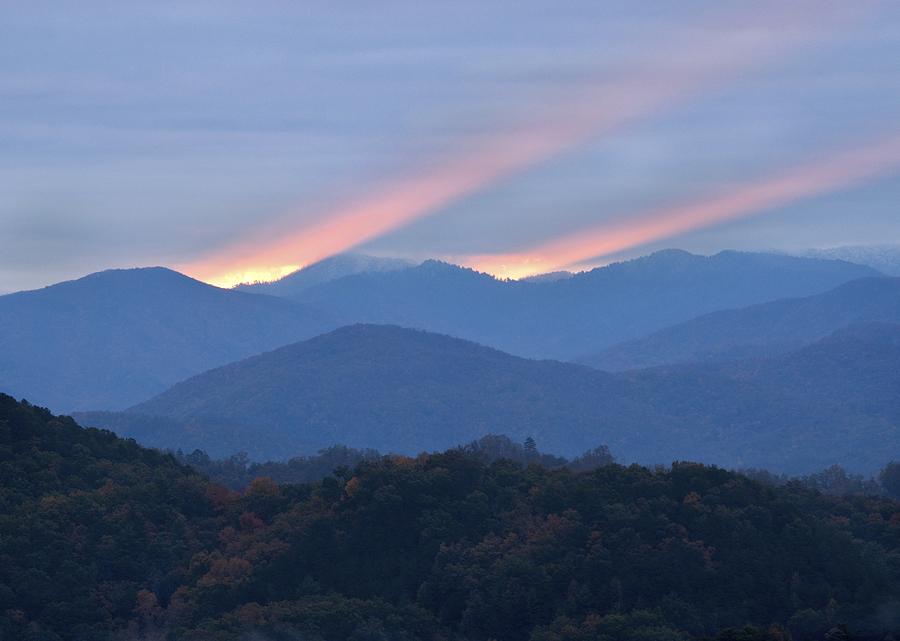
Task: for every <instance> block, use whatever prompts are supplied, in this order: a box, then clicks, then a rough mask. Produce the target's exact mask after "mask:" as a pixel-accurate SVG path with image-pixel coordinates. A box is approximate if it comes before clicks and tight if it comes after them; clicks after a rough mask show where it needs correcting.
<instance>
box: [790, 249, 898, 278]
mask: <svg viewBox="0 0 900 641" xmlns="http://www.w3.org/2000/svg"><path fill="white" fill-rule="evenodd" d="M795 255H797V256H803V257H805V258H826V259H838V260H846V261H849V262H851V263H856V264H858V265H867V266H869V267H872V268H873V269H877V270H878V271H880V272H883V273H885V274H887V275H888V276H900V245H844V246H842V247H829V248H827V249H807V250H805V251H801V252H795Z"/></svg>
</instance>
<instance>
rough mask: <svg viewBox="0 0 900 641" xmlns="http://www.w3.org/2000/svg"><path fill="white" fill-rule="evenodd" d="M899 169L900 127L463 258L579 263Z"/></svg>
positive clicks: (498, 264) (511, 267)
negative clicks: (512, 247)
mask: <svg viewBox="0 0 900 641" xmlns="http://www.w3.org/2000/svg"><path fill="white" fill-rule="evenodd" d="M897 171H900V135H898V134H896V133H892V134H891V135H886V136H882V137H880V138H879V139H878V140H876V141H873V142H869V143H867V144H862V145H859V146H857V147H854V148H851V149H846V150H842V151H839V152H835V153H832V154H831V155H829V156H827V157H825V158H823V159H821V160H818V161H814V162H811V163H808V164H806V165H803V166H800V167H795V168H791V169H788V170H784V171H780V172H779V173H778V174H775V175H772V176H769V177H767V178H764V179H761V180H756V181H753V182H749V183H746V184H742V185H738V186H736V187H733V188H730V189H728V190H725V191H723V192H721V193H717V194H713V195H710V196H708V197H706V198H703V199H699V200H696V201H693V202H688V203H682V204H678V205H670V206H666V207H662V208H659V209H654V210H651V211H647V212H638V213H633V214H628V215H623V216H619V217H617V218H615V219H612V220H609V221H607V222H604V223H603V224H601V225H597V226H594V227H591V228H588V229H582V230H579V231H578V232H576V233H573V234H570V235H568V236H565V237H562V238H557V239H554V240H552V241H550V242H547V243H544V244H542V245H539V246H535V247H531V248H529V249H527V250H525V251H522V252H518V253H509V254H495V255H483V256H469V257H465V258H462V259H459V260H460V262H462V263H463V264H465V265H468V266H471V267H473V268H475V269H478V270H480V271H485V272H488V273H492V274H495V275H497V276H500V277H507V278H521V277H523V276H528V275H531V274H537V273H542V272H549V271H554V270H560V269H567V268H573V267H574V268H577V267H581V266H585V265H586V264H588V263H590V262H591V261H593V262H594V264H596V263H597V262H602V259H603V258H604V257H605V256H610V255H613V254H616V253H619V252H622V251H625V250H627V249H631V248H634V247H639V246H641V245H645V244H648V243H652V242H654V241H658V240H661V239H665V238H669V237H672V236H675V235H677V234H682V233H685V232H689V231H693V230H696V229H701V228H703V227H709V226H713V225H718V224H721V223H725V222H728V221H732V220H736V219H740V218H746V217H749V216H755V215H760V214H764V213H768V212H771V211H772V210H774V209H777V208H778V207H781V206H784V205H787V204H790V203H792V202H794V201H797V200H801V199H805V198H811V197H815V196H820V195H824V194H827V193H830V192H834V191H839V190H842V189H846V188H849V187H853V186H855V185H858V184H861V183H864V182H866V181H871V180H874V179H877V178H880V177H883V176H886V175H889V174H891V173H894V172H897Z"/></svg>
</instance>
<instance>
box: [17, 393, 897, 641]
mask: <svg viewBox="0 0 900 641" xmlns="http://www.w3.org/2000/svg"><path fill="white" fill-rule="evenodd" d="M0 480H2V489H0V492H2V494H0V507H2V516H0V532H2V533H3V536H2V537H0V613H2V618H0V621H2V623H0V631H2V638H4V639H7V638H9V639H23V640H27V639H41V640H59V639H66V640H68V639H73V640H74V639H104V638H110V639H116V638H121V639H164V638H168V639H185V640H188V641H190V640H206V639H210V640H212V639H216V640H217V641H218V640H229V639H234V640H235V641H238V640H241V641H243V640H245V639H250V638H264V639H296V638H303V639H328V640H329V641H330V640H335V639H340V640H343V639H346V640H351V639H353V640H356V641H358V640H362V639H392V640H394V639H410V640H412V639H416V640H421V639H434V640H438V639H446V640H450V639H458V640H467V639H472V640H474V639H489V638H495V639H510V640H514V639H528V640H531V641H556V640H571V641H576V640H581V639H585V640H586V639H609V640H610V641H612V640H613V639H615V640H616V641H622V640H629V639H633V640H638V639H640V640H650V639H660V640H662V639H666V640H667V639H700V638H708V637H715V636H718V638H720V639H738V638H740V639H773V640H774V639H787V638H792V639H794V640H795V641H803V640H805V639H821V638H823V637H824V635H826V634H828V635H829V637H828V638H829V639H837V638H849V637H847V636H840V635H847V634H849V635H853V636H854V638H871V639H882V638H885V635H886V634H889V633H891V632H900V606H898V604H900V554H898V551H900V503H897V502H894V501H891V500H889V499H885V498H873V497H860V496H856V497H849V498H832V497H827V496H824V495H822V494H820V493H817V492H813V491H810V490H807V489H805V488H803V487H800V486H798V485H797V484H788V485H786V486H784V487H772V486H766V485H762V484H760V483H757V482H754V481H752V480H750V479H748V478H746V477H744V476H741V475H738V474H735V473H731V472H727V471H724V470H721V469H716V468H711V467H706V466H702V465H698V464H692V463H676V464H673V465H672V466H671V467H670V468H665V469H662V468H660V469H655V470H654V469H647V468H643V467H639V466H631V467H622V466H619V465H614V464H611V465H605V466H602V467H599V468H597V469H595V470H594V471H591V472H581V473H578V472H573V471H571V470H568V469H566V468H560V469H548V468H546V467H542V466H539V465H529V466H523V465H522V464H520V463H516V462H513V461H509V460H498V461H494V462H493V463H486V462H484V461H483V460H479V458H478V457H477V456H473V455H472V453H471V452H466V451H464V450H463V449H457V450H453V451H448V452H446V453H444V454H434V455H422V456H420V457H417V458H408V457H383V458H377V459H372V460H367V461H363V462H361V463H359V464H358V465H357V466H356V467H355V468H354V469H352V470H351V469H348V468H344V469H343V470H341V471H340V472H339V473H338V474H337V475H332V476H328V477H326V478H325V479H323V480H321V481H319V482H315V483H308V484H302V485H278V484H276V483H275V482H273V481H272V480H270V479H267V478H259V479H256V480H255V481H253V482H252V483H251V484H250V486H249V487H248V488H247V489H246V491H245V492H244V493H242V494H239V493H235V492H233V491H230V490H228V489H226V488H225V487H223V486H220V485H217V484H215V483H212V482H210V481H208V480H207V479H205V478H204V477H203V476H201V475H199V474H197V473H196V472H194V471H192V470H191V469H190V468H188V467H185V466H183V465H181V464H179V463H178V462H177V461H176V460H175V459H174V458H173V457H172V456H168V455H164V454H160V453H158V452H155V451H153V450H148V449H144V448H142V447H139V446H137V445H136V444H135V443H133V442H130V441H125V440H122V439H119V438H117V437H115V436H114V435H113V434H111V433H109V432H104V431H98V430H91V429H81V428H80V427H79V426H78V425H77V424H75V423H74V422H73V421H72V420H71V419H68V418H62V417H55V416H53V415H51V414H50V413H49V412H47V411H45V410H41V409H38V408H35V407H31V406H29V405H26V404H22V403H17V402H16V401H15V400H13V399H12V398H10V397H8V396H0ZM747 626H751V627H749V628H748V627H747ZM251 634H261V635H263V636H248V635H251Z"/></svg>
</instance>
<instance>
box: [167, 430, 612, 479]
mask: <svg viewBox="0 0 900 641" xmlns="http://www.w3.org/2000/svg"><path fill="white" fill-rule="evenodd" d="M455 451H458V452H460V453H461V454H464V455H465V456H468V457H471V458H473V459H475V460H478V461H481V462H482V463H493V462H494V461H499V460H501V459H506V460H510V461H514V462H516V463H520V464H522V465H540V466H543V467H546V468H549V469H556V468H561V467H567V468H568V469H570V470H572V471H574V472H587V471H590V470H593V469H596V468H598V467H601V466H603V465H609V464H611V463H614V462H615V460H614V459H613V456H612V454H610V452H609V448H608V447H606V446H605V445H601V446H599V447H596V448H594V449H592V450H589V451H587V452H585V453H584V454H582V455H580V456H577V457H575V458H572V459H567V458H565V457H562V456H554V455H552V454H545V453H542V452H540V451H539V450H538V447H537V444H536V443H535V441H534V439H531V438H529V439H526V440H525V442H524V443H521V444H520V443H516V442H514V441H513V440H512V439H510V438H509V437H507V436H501V435H488V436H484V437H482V438H480V439H477V440H475V441H472V442H471V443H468V444H466V445H462V446H460V447H458V448H456V449H455ZM174 455H175V456H176V458H177V459H178V460H179V461H180V462H182V463H184V464H185V465H190V466H191V467H193V468H194V469H196V470H197V471H199V472H201V473H202V474H204V475H206V476H208V477H209V478H210V479H212V480H213V481H215V482H216V483H221V484H222V485H225V486H226V487H229V488H231V489H233V490H242V489H244V488H246V487H247V486H248V485H250V483H252V482H253V480H254V479H257V478H260V477H267V478H270V479H272V480H273V481H275V482H276V483H279V484H285V483H312V482H315V481H321V480H322V479H323V478H325V477H326V476H330V475H331V474H333V473H334V472H336V471H337V472H338V473H341V471H342V470H345V469H349V468H353V467H355V466H357V465H358V464H360V463H362V462H364V461H377V460H378V459H380V458H382V456H383V455H382V454H381V453H380V452H378V450H373V449H365V450H360V449H354V448H352V447H347V446H345V445H333V446H332V447H328V448H325V449H323V450H320V451H319V453H318V454H316V455H313V456H297V457H294V458H291V459H290V460H287V461H267V462H264V463H262V462H253V461H251V460H250V458H249V456H248V455H247V454H246V453H244V452H241V453H239V454H234V455H232V456H229V457H227V458H224V459H213V458H211V457H210V456H209V455H208V454H207V453H206V452H204V451H203V450H194V451H193V452H191V453H190V454H184V453H183V452H181V451H177V452H174Z"/></svg>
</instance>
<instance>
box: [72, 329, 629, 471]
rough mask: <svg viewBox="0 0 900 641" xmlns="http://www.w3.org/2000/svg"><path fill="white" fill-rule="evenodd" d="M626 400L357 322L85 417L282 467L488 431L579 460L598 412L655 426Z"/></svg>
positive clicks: (555, 373) (527, 367)
mask: <svg viewBox="0 0 900 641" xmlns="http://www.w3.org/2000/svg"><path fill="white" fill-rule="evenodd" d="M625 391H626V389H625V387H624V386H623V385H622V384H620V383H619V382H618V381H617V379H616V378H615V377H614V376H611V375H608V374H604V373H601V372H595V371H593V370H591V369H590V368H587V367H583V366H579V365H571V364H567V363H559V362H554V361H543V362H539V361H530V360H526V359H522V358H517V357H514V356H510V355H508V354H504V353H503V352H499V351H497V350H494V349H490V348H487V347H482V346H481V345H477V344H475V343H470V342H467V341H463V340H460V339H456V338H451V337H449V336H442V335H437V334H430V333H426V332H423V331H418V330H410V329H403V328H400V327H392V326H375V325H357V326H350V327H343V328H341V329H338V330H335V331H333V332H331V333H329V334H326V335H324V336H318V337H316V338H313V339H311V340H308V341H304V342H302V343H297V344H294V345H289V346H287V347H283V348H280V349H277V350H274V351H272V352H268V353H266V354H261V355H259V356H255V357H251V358H248V359H246V360H243V361H240V362H237V363H233V364H230V365H226V366H224V367H221V368H218V369H214V370H212V371H209V372H206V373H204V374H201V375H199V376H195V377H193V378H191V379H188V380H186V381H184V382H182V383H180V384H178V385H175V386H173V387H172V388H171V389H169V390H167V391H165V392H163V393H162V394H160V395H159V396H157V397H155V398H153V399H151V400H149V401H147V402H144V403H141V404H140V405H136V406H135V407H132V408H130V409H129V410H128V411H127V412H125V413H124V414H79V415H78V416H79V419H80V420H82V421H84V422H86V423H88V424H92V425H101V426H104V427H109V428H111V429H114V430H115V431H117V432H118V433H120V434H123V435H126V436H133V437H135V438H138V439H139V440H140V441H141V442H143V443H146V444H148V445H153V446H157V447H173V448H174V447H180V448H182V449H185V450H192V449H194V448H200V449H205V450H207V451H208V452H209V453H210V454H211V455H213V456H223V455H227V454H232V453H234V452H237V451H246V452H248V453H249V454H251V456H253V457H254V458H258V459H267V458H271V459H275V458H284V457H286V456H290V455H293V454H299V453H303V452H308V453H309V452H315V451H318V450H319V449H320V448H323V447H326V446H328V445H331V444H334V443H341V444H344V445H348V446H350V447H360V448H375V449H379V450H381V451H385V452H404V453H416V452H419V451H423V450H435V449H443V448H447V447H452V446H455V445H459V444H462V443H465V442H468V441H472V440H475V439H477V438H478V437H481V436H484V435H485V434H508V435H509V436H511V437H513V438H515V439H516V440H518V441H519V442H521V441H523V440H524V439H525V438H526V437H528V436H533V437H534V438H535V439H537V441H538V443H539V444H540V445H541V447H542V449H547V450H549V451H554V452H565V453H569V454H573V455H574V454H580V453H581V452H583V451H585V450H587V449H589V448H591V447H594V446H596V445H598V443H599V442H598V441H596V440H595V438H596V430H595V422H596V419H597V417H598V415H600V414H607V415H615V416H624V417H627V421H628V423H629V424H633V423H637V422H639V421H641V420H643V419H644V418H645V416H646V412H645V411H644V409H643V408H642V405H641V403H640V402H633V401H631V400H628V399H626V398H625ZM156 417H162V420H159V419H157V418H156Z"/></svg>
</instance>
